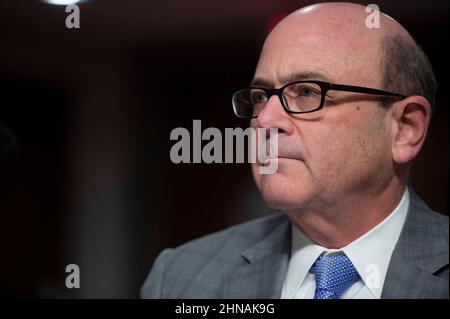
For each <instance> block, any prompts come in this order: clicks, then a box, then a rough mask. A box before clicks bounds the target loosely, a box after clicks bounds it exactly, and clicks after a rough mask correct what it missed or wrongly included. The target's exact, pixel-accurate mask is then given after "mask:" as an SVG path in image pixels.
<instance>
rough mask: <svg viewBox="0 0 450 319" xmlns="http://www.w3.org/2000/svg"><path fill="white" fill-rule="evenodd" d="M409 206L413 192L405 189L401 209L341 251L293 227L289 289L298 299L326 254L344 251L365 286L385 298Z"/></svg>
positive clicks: (286, 287) (288, 273) (394, 211)
mask: <svg viewBox="0 0 450 319" xmlns="http://www.w3.org/2000/svg"><path fill="white" fill-rule="evenodd" d="M408 206H409V191H408V188H406V189H405V192H404V193H403V196H402V199H401V200H400V202H399V204H398V205H397V207H396V208H395V209H394V210H393V211H392V213H390V214H389V215H388V216H387V217H386V218H385V219H384V220H383V221H382V222H380V223H379V224H378V225H376V226H375V227H374V228H372V229H371V230H370V231H368V232H367V233H365V234H364V235H362V236H361V237H359V238H357V239H356V240H354V241H353V242H351V243H350V244H348V245H347V246H345V247H342V248H341V249H328V248H325V247H323V246H320V245H317V244H315V243H314V242H312V241H311V240H310V239H309V238H308V237H306V236H305V235H304V234H303V233H302V232H301V231H300V230H299V229H298V228H297V227H295V226H294V225H293V224H292V226H291V227H292V245H291V258H290V260H289V266H288V270H287V274H286V280H285V287H284V288H285V289H287V290H286V291H287V292H288V295H289V296H290V297H291V296H294V295H295V294H296V293H297V291H298V290H299V289H300V287H301V285H302V284H303V281H304V280H305V278H306V275H307V274H308V272H309V269H310V268H311V266H312V265H313V263H314V262H315V261H316V259H317V258H318V257H319V256H320V255H321V254H322V253H323V252H325V253H330V252H335V251H343V252H344V253H345V254H346V255H347V257H348V258H349V259H350V261H351V262H352V263H353V265H354V266H355V268H356V270H357V271H358V273H359V275H360V276H361V279H362V281H363V282H364V285H365V286H366V287H367V288H368V289H369V290H370V292H371V293H372V294H373V295H374V297H375V298H380V297H381V292H382V289H383V284H384V279H385V277H386V273H387V269H388V266H389V261H390V259H391V255H392V251H393V250H394V247H395V244H396V243H397V241H398V238H399V236H400V233H401V230H402V227H403V224H404V222H405V219H406V215H407V211H408Z"/></svg>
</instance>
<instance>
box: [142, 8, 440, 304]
mask: <svg viewBox="0 0 450 319" xmlns="http://www.w3.org/2000/svg"><path fill="white" fill-rule="evenodd" d="M367 15H368V14H367V13H366V12H365V7H363V6H360V5H356V4H351V3H326V4H320V5H313V6H309V7H306V8H303V9H300V10H298V11H296V12H294V13H292V14H290V15H289V16H288V17H286V18H285V19H283V20H282V21H281V22H280V23H279V24H278V25H277V26H276V27H275V28H274V29H273V30H272V32H271V33H270V34H269V36H268V38H267V39H266V41H265V43H264V46H263V49H262V52H261V56H260V59H259V62H258V65H257V68H256V71H255V76H254V79H253V82H252V84H251V87H252V89H246V90H241V91H239V92H237V93H236V94H235V95H234V97H233V103H234V110H235V112H236V114H237V115H238V116H241V117H251V118H252V119H251V125H252V126H253V127H258V128H277V129H278V132H279V134H278V139H279V140H278V144H279V150H278V157H277V158H272V159H270V160H271V161H277V164H278V169H277V171H276V172H275V173H274V174H267V175H261V174H259V170H258V169H259V168H260V167H261V165H267V163H255V164H253V165H252V169H253V176H254V179H255V181H256V184H257V186H258V188H259V190H260V191H261V193H262V195H263V197H264V200H265V201H266V203H267V204H268V205H269V206H270V207H273V208H275V209H278V210H280V211H281V213H277V214H275V215H272V216H269V217H264V218H260V219H257V220H255V221H250V222H247V223H244V224H241V225H238V226H235V227H232V228H230V229H227V230H224V231H221V232H219V233H216V234H212V235H209V236H206V237H203V238H200V239H197V240H194V241H192V242H190V243H187V244H185V245H182V246H180V247H178V248H175V249H167V250H165V251H163V252H162V253H161V254H160V256H159V257H158V258H157V260H156V261H155V264H154V266H153V269H152V271H151V272H150V275H149V277H148V278H147V280H146V282H145V283H144V285H143V287H142V289H141V295H142V297H144V298H316V299H339V298H342V299H346V298H373V299H377V298H448V218H447V217H445V216H444V215H440V214H438V213H435V212H433V211H431V210H430V209H429V208H428V207H427V206H426V205H425V204H424V203H423V202H422V201H421V200H420V198H419V197H418V196H417V195H416V194H415V193H414V191H413V190H412V189H411V188H409V187H408V186H407V185H408V176H409V173H410V169H411V163H412V161H413V160H414V158H415V157H416V156H417V154H418V153H419V151H420V149H421V147H422V145H423V143H424V140H425V137H426V132H427V128H428V125H429V121H430V117H431V114H432V108H433V104H434V94H435V91H436V83H435V80H434V76H433V72H432V69H431V66H430V64H429V62H428V59H427V58H426V56H425V55H424V54H423V52H422V51H421V49H420V48H419V47H418V46H417V44H416V43H415V42H414V40H413V38H412V37H411V36H410V35H409V34H408V32H407V31H406V30H405V29H404V28H403V27H402V26H401V25H400V24H398V23H397V22H396V21H394V20H393V19H391V18H389V17H387V16H385V15H381V19H380V28H368V27H367V26H366V24H365V21H366V18H367ZM337 84H338V85H337ZM275 88H276V89H277V90H274V89H275Z"/></svg>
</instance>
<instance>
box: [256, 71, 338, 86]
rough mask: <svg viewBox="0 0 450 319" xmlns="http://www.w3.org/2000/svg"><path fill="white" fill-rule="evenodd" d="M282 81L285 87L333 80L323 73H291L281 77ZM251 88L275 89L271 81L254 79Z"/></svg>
mask: <svg viewBox="0 0 450 319" xmlns="http://www.w3.org/2000/svg"><path fill="white" fill-rule="evenodd" d="M280 80H281V83H282V84H283V85H284V84H286V83H290V82H295V81H306V80H321V81H325V82H332V80H331V78H330V77H329V76H328V75H327V74H325V73H324V72H321V71H303V72H295V73H290V74H288V75H287V76H284V77H281V79H280ZM250 86H256V87H257V86H259V87H264V88H269V87H273V82H272V81H270V80H265V79H263V78H254V79H253V80H252V81H251V82H250Z"/></svg>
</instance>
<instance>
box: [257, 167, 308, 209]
mask: <svg viewBox="0 0 450 319" xmlns="http://www.w3.org/2000/svg"><path fill="white" fill-rule="evenodd" d="M258 188H259V190H260V192H261V194H262V196H263V198H264V201H265V203H266V204H267V206H269V207H270V208H273V209H278V210H284V211H287V210H293V209H299V208H302V207H305V206H306V205H307V203H308V202H310V201H311V198H312V197H313V192H312V189H311V188H310V187H308V186H307V185H299V184H298V183H295V182H294V181H292V180H291V179H290V178H287V177H286V176H284V175H282V174H280V173H275V174H272V175H265V176H263V177H262V178H261V179H260V181H259V185H258Z"/></svg>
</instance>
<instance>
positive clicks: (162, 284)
mask: <svg viewBox="0 0 450 319" xmlns="http://www.w3.org/2000/svg"><path fill="white" fill-rule="evenodd" d="M410 195H411V197H410V205H409V209H408V215H407V218H406V221H405V224H404V226H403V229H402V232H401V235H400V238H399V240H398V242H397V244H396V246H395V249H394V252H393V254H392V257H391V261H390V264H389V268H388V271H387V275H386V279H385V283H384V287H383V292H382V296H381V297H382V298H397V299H406V298H408V299H409V298H448V297H449V284H448V273H449V269H448V264H449V257H448V250H449V249H448V231H449V228H448V227H449V225H448V217H447V216H444V215H441V214H438V213H435V212H433V211H432V210H430V208H428V207H427V206H426V204H425V203H424V202H423V201H422V200H421V199H420V198H419V197H418V196H417V195H416V194H415V193H414V192H413V191H412V189H410ZM290 225H291V224H290V222H289V219H288V218H287V217H286V215H284V214H282V213H277V214H274V215H271V216H268V217H263V218H259V219H256V220H253V221H250V222H246V223H243V224H239V225H237V226H234V227H231V228H229V229H226V230H223V231H220V232H218V233H214V234H211V235H208V236H205V237H202V238H199V239H196V240H194V241H191V242H189V243H186V244H184V245H182V246H179V247H177V248H175V249H166V250H164V251H163V252H162V253H161V254H160V255H159V256H158V258H157V259H156V261H155V263H154V265H153V268H152V270H151V272H150V274H149V276H148V278H147V280H146V281H145V283H144V285H143V286H142V288H141V297H143V298H192V299H195V298H227V299H228V298H236V299H238V298H249V299H263V298H280V296H281V288H282V284H283V280H284V277H285V275H286V270H287V266H288V261H289V255H290V246H291V227H290Z"/></svg>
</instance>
